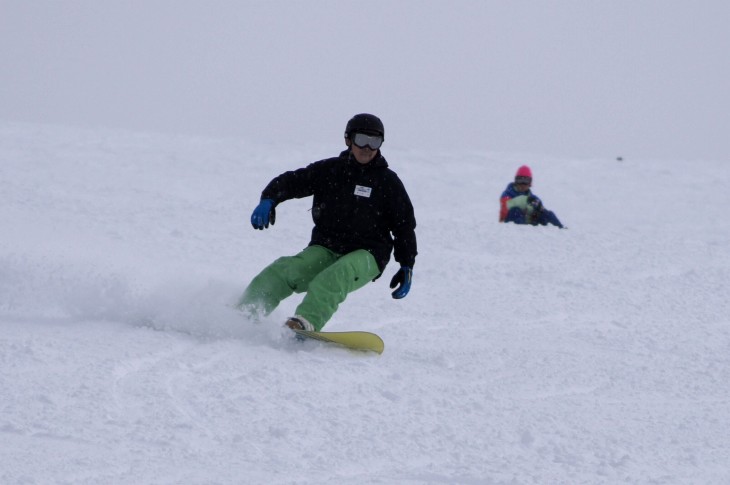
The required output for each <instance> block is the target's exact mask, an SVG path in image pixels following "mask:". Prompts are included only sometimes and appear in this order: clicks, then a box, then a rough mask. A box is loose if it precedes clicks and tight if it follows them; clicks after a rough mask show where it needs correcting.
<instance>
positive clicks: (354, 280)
mask: <svg viewBox="0 0 730 485" xmlns="http://www.w3.org/2000/svg"><path fill="white" fill-rule="evenodd" d="M384 139H385V130H384V127H383V123H382V121H381V120H380V119H379V118H378V117H377V116H374V115H372V114H367V113H361V114H357V115H355V116H354V117H353V118H352V119H350V120H349V121H348V123H347V126H346V128H345V145H347V149H346V150H345V151H343V152H342V153H340V155H339V156H337V157H333V158H329V159H325V160H320V161H318V162H314V163H311V164H310V165H308V166H307V167H304V168H300V169H298V170H294V171H289V172H285V173H283V174H281V175H279V176H277V177H275V178H274V179H273V180H272V181H271V182H269V184H268V185H267V186H266V188H265V189H264V190H263V192H262V193H261V201H260V202H259V204H258V206H257V207H256V208H255V209H254V211H253V214H252V215H251V225H252V226H253V227H254V229H261V230H262V229H265V228H268V227H269V224H271V225H273V224H274V221H275V217H276V210H275V209H276V207H277V206H278V205H279V204H281V203H282V202H284V201H286V200H289V199H295V198H297V199H298V198H303V197H308V196H314V197H313V200H312V219H313V221H314V228H313V229H312V236H311V240H310V242H309V245H308V246H307V247H306V248H305V249H304V250H302V251H301V252H300V253H298V254H296V255H293V256H284V257H282V258H279V259H277V260H276V261H274V262H273V263H271V264H270V265H269V266H267V267H266V268H264V270H263V271H261V272H260V273H259V274H258V275H257V276H256V277H254V279H253V280H252V281H251V283H250V284H249V286H248V287H247V288H246V290H245V291H244V293H243V295H242V296H241V299H240V301H239V304H238V307H239V308H240V309H241V310H243V311H245V312H247V313H249V315H251V316H252V317H254V318H258V317H259V316H260V315H261V314H263V315H268V314H270V313H271V312H272V311H273V310H274V309H275V308H276V307H277V306H278V305H279V303H280V302H281V301H282V300H284V299H285V298H287V297H289V296H291V294H292V293H302V292H306V295H305V296H304V299H303V300H302V302H301V303H300V304H299V305H298V306H297V308H296V311H295V315H294V316H293V317H291V318H289V319H288V320H287V321H286V323H285V325H286V326H288V327H289V328H293V329H304V330H315V331H320V330H321V329H322V327H323V326H324V325H325V324H326V323H327V321H328V320H329V319H330V318H331V317H332V315H333V314H334V313H335V311H336V310H337V308H338V306H339V305H340V303H342V302H343V301H344V300H345V298H346V297H347V295H348V294H349V293H352V292H353V291H355V290H358V289H360V288H362V287H363V286H365V285H366V284H367V283H368V282H369V281H374V280H376V279H377V278H379V277H380V275H381V274H382V273H383V270H384V269H385V266H386V264H388V261H389V260H390V256H391V253H393V254H394V257H395V260H396V261H397V262H398V263H400V269H399V270H398V271H397V272H396V273H395V275H394V276H393V278H392V280H391V282H390V287H391V288H395V290H394V291H393V292H392V296H393V298H396V299H400V298H403V297H405V296H406V295H407V294H408V292H409V290H410V288H411V279H412V277H413V265H414V264H415V261H416V254H417V250H416V233H415V228H416V219H415V216H414V211H413V205H412V204H411V200H410V198H409V197H408V193H407V192H406V189H405V187H404V186H403V183H402V182H401V180H400V179H399V178H398V175H396V173H395V172H393V171H392V170H391V169H390V168H388V163H387V162H386V160H385V158H384V157H383V155H382V154H381V152H380V147H381V145H382V144H383V140H384Z"/></svg>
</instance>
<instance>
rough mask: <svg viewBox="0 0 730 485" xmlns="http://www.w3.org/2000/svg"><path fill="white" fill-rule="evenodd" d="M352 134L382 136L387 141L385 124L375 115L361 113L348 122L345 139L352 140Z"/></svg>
mask: <svg viewBox="0 0 730 485" xmlns="http://www.w3.org/2000/svg"><path fill="white" fill-rule="evenodd" d="M352 133H365V134H366V135H380V136H381V137H382V138H383V140H385V128H383V122H382V121H380V118H378V117H377V116H375V115H371V114H368V113H360V114H358V115H355V116H353V117H352V119H350V121H348V122H347V127H346V128H345V138H350V134H352Z"/></svg>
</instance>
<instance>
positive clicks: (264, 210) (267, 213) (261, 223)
mask: <svg viewBox="0 0 730 485" xmlns="http://www.w3.org/2000/svg"><path fill="white" fill-rule="evenodd" d="M275 221H276V209H275V208H274V201H273V200H271V199H261V202H259V205H257V206H256V208H255V209H254V210H253V214H251V225H252V226H253V228H254V229H260V230H263V229H264V228H265V227H269V223H271V225H272V226H273V225H274V222H275Z"/></svg>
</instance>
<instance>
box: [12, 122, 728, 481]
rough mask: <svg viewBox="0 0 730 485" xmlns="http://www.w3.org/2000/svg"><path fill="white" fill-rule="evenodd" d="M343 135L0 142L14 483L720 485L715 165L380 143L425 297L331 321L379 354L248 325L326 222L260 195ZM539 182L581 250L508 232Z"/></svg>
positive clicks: (722, 195) (721, 360)
mask: <svg viewBox="0 0 730 485" xmlns="http://www.w3.org/2000/svg"><path fill="white" fill-rule="evenodd" d="M340 136H341V134H340V133H339V132H338V133H337V136H333V140H332V143H331V144H325V145H321V144H309V145H303V144H297V143H298V142H299V140H292V139H290V140H288V141H286V142H282V143H281V144H266V145H263V144H262V145H257V144H255V143H251V142H247V141H243V140H239V139H234V138H213V137H211V138H203V137H189V136H185V137H183V136H173V135H160V134H157V135H155V134H150V133H140V132H123V131H112V130H106V131H105V130H101V129H78V128H70V127H64V126H60V125H41V124H22V123H11V122H2V123H0V227H1V228H2V237H1V238H0V483H3V484H56V483H58V484H98V483H129V484H148V483H149V484H152V483H154V484H180V483H185V484H234V483H262V484H263V483H266V484H289V483H298V484H363V483H372V484H446V483H448V484H456V483H458V484H507V483H509V484H557V483H598V484H602V483H642V484H645V483H655V484H687V483H693V484H724V483H730V438H728V437H730V411H729V409H730V385H729V384H728V383H729V382H730V318H729V317H728V315H729V314H730V303H728V297H727V287H728V283H729V282H730V251H729V250H728V248H729V247H730V224H728V222H727V211H728V207H730V196H729V195H728V192H727V190H724V188H725V187H728V186H730V171H729V170H728V168H727V164H726V163H724V162H720V161H710V160H705V161H702V160H693V161H682V160H673V161H665V160H649V159H640V160H639V159H632V158H630V157H627V158H625V159H623V160H617V159H616V158H614V157H611V158H603V159H566V158H551V157H544V156H534V155H527V154H516V153H492V152H485V151H463V152H458V151H449V152H444V153H440V152H437V151H436V152H434V151H432V150H426V149H423V150H420V149H414V150H405V149H399V148H397V147H395V146H394V147H392V148H389V144H388V142H386V144H385V145H384V147H383V152H384V154H385V156H386V157H387V158H388V160H389V162H390V163H391V166H392V168H393V169H394V170H395V171H396V172H397V173H398V174H399V175H400V177H401V178H402V180H403V181H404V183H405V185H406V187H407V188H408V190H409V192H410V194H411V197H412V199H413V203H414V206H415V209H416V216H417V219H418V223H419V225H418V228H417V234H418V238H419V250H420V254H419V257H418V259H417V262H416V265H415V268H414V279H413V286H412V289H411V293H410V294H409V295H408V297H407V298H405V299H403V300H399V301H396V300H393V299H392V298H391V297H390V289H389V288H388V281H389V280H390V277H391V276H392V274H393V273H394V272H395V270H396V269H397V267H396V265H395V264H393V263H392V262H391V264H390V265H389V266H388V267H387V268H386V271H385V274H384V276H383V277H382V278H380V279H379V280H377V281H376V282H375V283H372V284H370V285H368V286H366V287H365V288H363V289H362V290H360V291H358V292H356V293H354V294H352V295H351V296H350V297H349V298H348V300H347V301H346V302H345V303H344V304H343V305H342V306H341V307H340V310H339V311H338V312H337V313H336V315H335V317H334V318H333V319H332V320H331V321H330V322H329V323H328V325H327V326H326V327H325V329H326V330H331V331H344V330H365V331H371V332H375V333H377V334H379V335H380V336H382V337H383V339H384V340H385V344H386V348H385V352H384V353H383V355H382V356H378V355H375V354H366V353H361V352H352V351H347V350H344V349H340V348H335V347H328V346H326V345H323V344H321V343H318V342H303V343H302V342H296V341H294V340H292V339H291V338H290V337H289V336H288V335H287V334H286V332H284V330H283V329H282V323H283V321H284V319H285V318H286V317H287V316H289V315H290V314H291V312H292V311H293V309H294V308H295V306H296V304H297V302H298V301H299V299H300V298H301V297H300V296H294V297H292V298H291V299H289V300H287V301H285V302H284V303H283V304H282V305H281V306H280V308H279V309H277V310H276V312H275V313H274V314H273V315H271V316H270V317H269V318H268V319H267V320H266V321H264V322H262V323H259V324H255V323H252V322H250V321H248V320H247V319H246V318H245V317H244V316H243V315H241V314H240V313H238V312H237V311H236V310H235V309H234V308H233V304H234V303H235V301H236V299H237V297H238V296H239V294H240V293H241V292H242V290H243V289H244V288H245V286H246V284H247V283H248V281H249V280H250V279H251V278H252V277H253V276H254V275H255V274H256V273H257V272H258V271H259V270H261V269H262V268H263V267H264V266H265V265H266V264H268V263H269V262H271V261H273V260H274V259H275V258H276V257H278V256H281V255H287V254H293V253H295V252H296V251H298V250H299V249H301V248H303V247H304V246H305V245H306V244H307V242H308V237H309V232H310V229H311V217H310V213H309V212H308V209H309V204H310V203H311V199H303V200H297V201H289V202H286V203H284V204H282V205H281V206H279V207H278V210H277V221H276V225H275V226H273V227H271V228H269V229H268V230H266V231H255V230H253V229H252V228H251V226H250V224H249V220H248V219H249V215H250V213H251V211H252V210H253V208H254V207H255V205H256V203H257V201H258V197H259V194H260V191H261V190H262V189H263V187H264V186H265V184H266V183H267V182H268V181H269V180H270V179H271V178H273V177H274V176H275V175H277V174H279V173H281V172H283V171H285V170H290V169H294V168H298V167H301V166H304V165H305V164H307V163H309V162H311V161H314V160H318V159H322V158H325V157H328V156H332V155H335V154H337V153H338V152H339V151H340V150H341V149H342V147H343V145H342V140H341V138H340ZM304 141H305V140H304ZM391 144H392V142H391ZM523 163H527V164H529V165H530V166H531V167H532V169H533V173H534V175H535V182H534V187H533V188H534V191H535V193H537V194H538V195H539V196H540V197H542V199H543V202H544V203H545V206H546V207H548V208H549V209H552V210H554V211H555V212H556V213H557V215H558V216H559V217H560V218H561V220H562V221H563V223H565V224H566V225H567V226H568V227H569V229H567V230H559V229H557V228H554V227H525V226H516V225H513V224H499V223H498V222H497V218H498V197H499V194H500V193H501V192H502V190H503V189H504V187H505V186H506V184H507V183H508V182H509V181H510V180H511V178H512V176H513V174H514V171H515V170H516V168H517V167H518V166H519V165H521V164H523ZM716 189H719V190H716Z"/></svg>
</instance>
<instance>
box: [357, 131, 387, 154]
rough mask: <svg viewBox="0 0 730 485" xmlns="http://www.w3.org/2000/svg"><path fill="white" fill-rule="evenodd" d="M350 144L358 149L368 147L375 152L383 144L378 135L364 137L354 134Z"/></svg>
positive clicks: (363, 135) (361, 134) (363, 134)
mask: <svg viewBox="0 0 730 485" xmlns="http://www.w3.org/2000/svg"><path fill="white" fill-rule="evenodd" d="M352 142H353V143H354V144H355V146H357V147H360V148H365V147H368V148H370V149H371V150H377V149H378V148H380V146H381V145H382V144H383V137H382V136H380V135H366V134H365V133H355V135H354V136H353V137H352Z"/></svg>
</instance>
